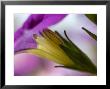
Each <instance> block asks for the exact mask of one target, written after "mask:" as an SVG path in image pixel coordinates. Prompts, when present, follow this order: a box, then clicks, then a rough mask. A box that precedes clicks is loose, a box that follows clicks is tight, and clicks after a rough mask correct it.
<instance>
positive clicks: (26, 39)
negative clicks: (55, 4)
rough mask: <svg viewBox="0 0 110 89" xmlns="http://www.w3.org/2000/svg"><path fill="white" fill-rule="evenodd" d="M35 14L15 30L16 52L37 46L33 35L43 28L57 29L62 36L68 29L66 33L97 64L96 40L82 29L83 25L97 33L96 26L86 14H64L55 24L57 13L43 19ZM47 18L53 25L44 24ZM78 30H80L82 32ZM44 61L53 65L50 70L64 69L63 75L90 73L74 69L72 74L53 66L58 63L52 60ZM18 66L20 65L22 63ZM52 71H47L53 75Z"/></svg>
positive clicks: (16, 57) (16, 58)
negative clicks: (51, 61)
mask: <svg viewBox="0 0 110 89" xmlns="http://www.w3.org/2000/svg"><path fill="white" fill-rule="evenodd" d="M56 15H57V14H56ZM34 16H35V18H34ZM34 16H33V15H31V16H30V17H29V18H28V20H26V21H25V23H24V24H27V26H26V25H25V26H24V25H23V26H24V27H23V26H22V27H21V28H20V29H18V30H17V31H16V32H15V53H16V51H19V50H23V49H27V48H37V46H38V45H37V43H36V42H35V40H34V39H33V38H32V37H33V34H37V35H38V36H39V31H41V32H42V29H43V28H47V27H48V28H50V29H51V30H57V31H58V32H59V33H60V34H61V35H62V36H63V34H62V33H63V31H64V30H65V29H66V33H67V34H68V36H69V38H70V39H71V41H72V42H74V43H75V44H76V45H77V46H78V47H79V48H80V49H81V50H82V51H83V52H84V53H86V54H87V55H88V56H89V58H90V59H91V60H92V62H94V63H95V64H96V63H97V62H96V50H95V49H96V41H94V40H93V39H91V38H90V37H89V36H88V34H86V32H83V30H82V29H81V27H86V28H87V29H89V31H90V32H92V33H95V34H96V26H95V25H94V23H92V22H91V21H90V20H89V19H87V18H86V17H85V16H84V15H81V14H69V15H64V17H63V15H61V19H59V20H58V19H57V20H58V21H57V22H55V23H54V24H52V21H53V19H54V16H55V15H54V16H52V15H51V16H49V15H47V16H46V15H45V16H43V20H39V18H40V17H39V16H40V15H38V14H34ZM37 17H38V18H37ZM44 17H46V18H44ZM47 17H48V18H47ZM59 17H60V16H59ZM49 18H51V19H50V20H49ZM45 19H46V20H47V21H50V24H51V25H46V26H44V23H46V20H45ZM37 20H39V21H37ZM37 22H38V23H37ZM53 22H54V21H53ZM31 23H35V24H34V25H33V26H31V25H32V24H31ZM39 23H40V24H39ZM78 32H80V34H79V33H78ZM82 32H83V33H82ZM22 33H23V34H22ZM77 33H78V34H77ZM63 37H64V36H63ZM64 38H65V37H64ZM77 39H78V40H77ZM25 54H26V55H27V56H29V54H27V53H25ZM17 55H19V54H15V60H18V59H19V58H20V57H18V56H17ZM23 55H24V53H23ZM20 56H21V55H20ZM31 56H34V55H31ZM31 56H30V58H31V59H32V60H30V63H32V62H31V61H33V57H31ZM28 58H29V57H28ZM39 59H40V58H36V62H37V60H39ZM22 60H24V59H22ZM40 61H42V60H40ZM27 62H28V60H27ZM42 62H43V63H45V64H46V65H48V66H49V65H51V66H49V67H48V68H49V70H52V71H54V70H55V71H58V70H59V72H57V74H58V73H59V74H61V73H63V71H64V72H65V73H63V74H62V75H65V74H67V75H89V74H84V73H83V72H78V71H74V70H72V71H70V74H68V73H69V72H68V69H65V68H61V67H60V68H54V67H52V66H55V65H57V64H55V65H54V64H53V63H49V62H50V61H47V60H43V61H42ZM47 63H48V64H47ZM17 64H18V62H15V65H17ZM24 64H27V63H26V61H25V62H24ZM32 64H33V63H32ZM61 66H63V65H61ZM18 67H20V65H19V66H18ZM28 67H30V66H28ZM20 68H21V67H20ZM48 68H46V67H44V68H43V69H40V70H41V71H44V72H45V73H46V71H47V69H48ZM22 69H23V68H21V70H22ZM33 69H36V67H33ZM61 69H63V71H62V72H61ZM19 70H20V69H19ZM25 70H27V71H28V68H27V69H24V71H25ZM15 71H16V67H15ZM36 71H37V69H36ZM52 71H51V72H49V71H47V72H48V73H49V74H46V75H51V73H52ZM16 72H17V71H16ZM19 72H20V71H19ZM30 72H31V71H30ZM27 73H29V72H27ZM21 75H26V74H23V72H21ZM32 75H33V74H32ZM38 75H39V74H38ZM41 75H42V74H41ZM43 75H45V74H43ZM52 75H56V72H55V73H53V74H52Z"/></svg>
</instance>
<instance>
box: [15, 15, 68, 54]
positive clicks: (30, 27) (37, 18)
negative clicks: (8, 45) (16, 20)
mask: <svg viewBox="0 0 110 89" xmlns="http://www.w3.org/2000/svg"><path fill="white" fill-rule="evenodd" d="M65 16H66V14H32V15H31V16H29V18H28V19H27V20H26V22H25V23H24V24H23V26H22V27H21V28H20V29H18V30H17V31H16V32H15V34H14V49H15V52H16V51H19V50H22V49H27V48H36V47H37V45H36V43H35V41H34V39H33V34H35V33H36V34H39V32H41V31H42V30H43V29H44V28H47V27H48V26H51V25H54V24H56V23H58V22H59V21H61V20H62V19H63V18H64V17H65Z"/></svg>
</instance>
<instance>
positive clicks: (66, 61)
mask: <svg viewBox="0 0 110 89" xmlns="http://www.w3.org/2000/svg"><path fill="white" fill-rule="evenodd" d="M64 34H65V36H66V38H67V39H65V38H63V37H62V36H61V35H60V34H59V33H58V32H57V31H55V32H53V31H51V30H49V29H46V30H44V31H43V32H42V33H41V36H37V35H36V34H34V35H33V37H34V39H35V41H36V42H37V44H38V47H37V48H36V49H27V50H23V51H22V52H25V53H30V54H33V55H36V56H39V57H41V58H44V59H47V60H50V61H53V62H56V63H58V64H60V65H61V66H56V67H64V68H70V69H73V70H74V69H75V70H79V71H84V72H89V73H93V74H96V73H97V68H96V66H95V65H94V64H93V63H92V61H91V60H90V59H89V57H88V56H87V55H86V54H85V53H84V52H82V51H81V50H80V49H79V48H78V47H77V46H76V45H75V44H74V43H73V42H72V41H71V40H70V39H69V38H68V36H67V34H66V31H64Z"/></svg>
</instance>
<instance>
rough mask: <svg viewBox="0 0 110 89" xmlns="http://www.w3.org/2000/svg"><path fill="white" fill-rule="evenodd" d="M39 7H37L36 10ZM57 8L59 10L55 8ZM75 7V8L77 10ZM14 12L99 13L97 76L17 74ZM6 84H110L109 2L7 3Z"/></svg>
mask: <svg viewBox="0 0 110 89" xmlns="http://www.w3.org/2000/svg"><path fill="white" fill-rule="evenodd" d="M34 9H35V10H34ZM53 9H56V10H53ZM73 11H74V12H73ZM14 13H44V14H45V13H77V14H78V13H79V14H81V13H82V14H85V13H88V14H90V13H95V14H97V15H98V18H97V20H98V22H97V37H98V39H97V40H98V41H97V70H98V71H97V76H41V77H40V76H14V40H13V39H14V18H13V16H14ZM5 22H6V23H5V24H6V31H5V32H6V39H5V41H6V50H5V52H6V55H5V56H6V67H5V68H6V69H5V71H6V75H5V76H6V85H91V84H92V85H93V84H94V85H97V84H98V85H100V84H103V85H104V84H106V6H104V5H100V6H96V5H93V6H90V5H89V6H88V5H86V6H84V5H83V6H78V5H75V6H72V5H69V6H67V5H63V6H60V5H59V6H55V5H54V6H49V5H46V6H41V5H40V6H39V5H38V6H19V5H16V6H11V5H10V6H9V5H7V6H6V21H5Z"/></svg>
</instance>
